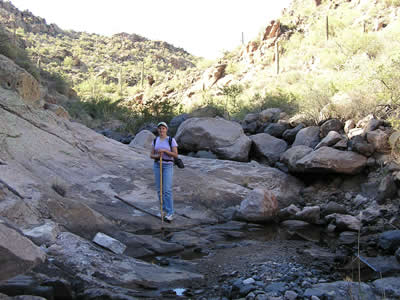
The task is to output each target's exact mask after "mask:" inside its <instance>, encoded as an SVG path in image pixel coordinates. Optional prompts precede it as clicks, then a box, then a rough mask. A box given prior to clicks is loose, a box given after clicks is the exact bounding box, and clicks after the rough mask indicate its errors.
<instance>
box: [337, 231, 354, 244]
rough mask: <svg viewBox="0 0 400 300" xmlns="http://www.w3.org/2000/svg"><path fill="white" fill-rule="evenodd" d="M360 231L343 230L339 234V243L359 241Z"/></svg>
mask: <svg viewBox="0 0 400 300" xmlns="http://www.w3.org/2000/svg"><path fill="white" fill-rule="evenodd" d="M357 237H358V233H357V232H354V231H343V232H341V233H340V235H339V243H340V244H343V245H353V244H355V243H356V242H357Z"/></svg>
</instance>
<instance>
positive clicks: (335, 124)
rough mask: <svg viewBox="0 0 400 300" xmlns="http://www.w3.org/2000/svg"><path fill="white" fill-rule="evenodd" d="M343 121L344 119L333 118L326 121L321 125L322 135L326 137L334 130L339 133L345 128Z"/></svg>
mask: <svg viewBox="0 0 400 300" xmlns="http://www.w3.org/2000/svg"><path fill="white" fill-rule="evenodd" d="M343 127H344V125H343V123H342V121H340V120H338V119H331V120H328V121H326V122H324V124H322V125H321V129H320V131H321V137H322V138H324V137H326V136H327V135H328V133H329V132H331V131H334V132H336V133H339V132H341V131H342V130H343Z"/></svg>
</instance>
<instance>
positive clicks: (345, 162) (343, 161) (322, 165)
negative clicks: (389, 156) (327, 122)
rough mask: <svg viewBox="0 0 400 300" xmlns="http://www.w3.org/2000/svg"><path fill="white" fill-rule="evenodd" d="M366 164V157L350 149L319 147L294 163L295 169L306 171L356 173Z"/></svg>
mask: <svg viewBox="0 0 400 300" xmlns="http://www.w3.org/2000/svg"><path fill="white" fill-rule="evenodd" d="M366 165H367V158H366V157H365V156H362V155H360V154H357V153H355V152H351V151H340V150H336V149H333V148H330V147H321V148H319V149H318V150H316V151H313V152H311V153H310V154H308V155H306V156H304V157H303V158H301V159H300V160H298V161H297V163H296V168H295V171H299V172H307V173H341V174H357V173H359V172H361V170H362V169H363V168H364V167H365V166H366Z"/></svg>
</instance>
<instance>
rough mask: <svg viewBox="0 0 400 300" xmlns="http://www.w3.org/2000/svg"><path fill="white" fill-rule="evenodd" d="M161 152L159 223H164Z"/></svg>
mask: <svg viewBox="0 0 400 300" xmlns="http://www.w3.org/2000/svg"><path fill="white" fill-rule="evenodd" d="M162 175H163V171H162V154H161V155H160V211H161V224H162V225H164V213H163V197H162V196H163V188H162V187H163V182H162V177H163V176H162Z"/></svg>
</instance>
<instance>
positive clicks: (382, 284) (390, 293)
mask: <svg viewBox="0 0 400 300" xmlns="http://www.w3.org/2000/svg"><path fill="white" fill-rule="evenodd" d="M373 286H374V291H375V294H376V295H385V297H386V298H389V299H400V278H399V277H386V278H382V279H377V280H375V281H374V282H373Z"/></svg>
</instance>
